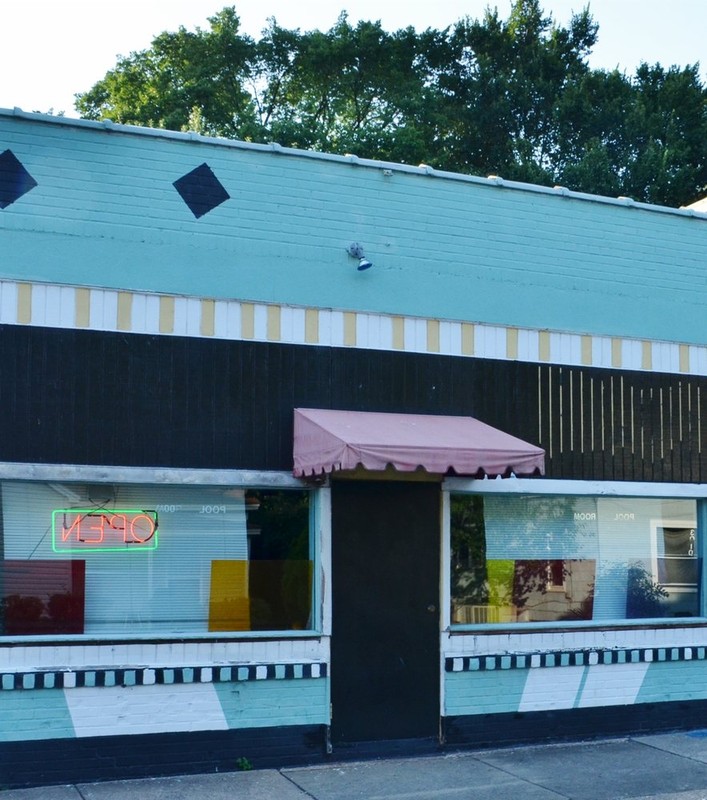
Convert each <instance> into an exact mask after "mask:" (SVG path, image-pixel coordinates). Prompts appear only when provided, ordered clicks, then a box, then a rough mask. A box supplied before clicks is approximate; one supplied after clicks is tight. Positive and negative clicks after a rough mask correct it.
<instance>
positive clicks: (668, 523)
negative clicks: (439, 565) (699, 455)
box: [451, 494, 701, 624]
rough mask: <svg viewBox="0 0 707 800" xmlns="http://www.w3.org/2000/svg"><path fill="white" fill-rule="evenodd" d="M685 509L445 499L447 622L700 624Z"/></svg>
mask: <svg viewBox="0 0 707 800" xmlns="http://www.w3.org/2000/svg"><path fill="white" fill-rule="evenodd" d="M696 513H697V509H696V503H695V501H693V500H660V499H656V500H653V499H643V498H641V499H636V498H597V497H556V496H548V495H534V496H533V495H531V496H523V495H511V496H509V495H467V494H453V495H452V497H451V537H452V563H451V595H452V608H451V615H452V617H451V618H452V623H456V624H470V623H472V624H473V623H477V624H482V623H496V622H498V623H527V622H560V621H562V622H571V621H581V620H602V619H603V620H621V619H636V618H648V617H691V616H699V615H700V613H701V611H700V602H699V576H700V559H699V557H698V556H699V548H698V534H697V526H696Z"/></svg>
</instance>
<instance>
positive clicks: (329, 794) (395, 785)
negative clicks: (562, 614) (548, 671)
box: [0, 731, 707, 800]
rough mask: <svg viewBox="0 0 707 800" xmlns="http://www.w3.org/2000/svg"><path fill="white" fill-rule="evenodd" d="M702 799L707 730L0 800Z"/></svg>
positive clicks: (2, 795) (28, 793) (45, 790)
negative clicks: (137, 799)
mask: <svg viewBox="0 0 707 800" xmlns="http://www.w3.org/2000/svg"><path fill="white" fill-rule="evenodd" d="M128 798H129V799H130V800H136V798H139V800H241V798H242V799H243V800H467V798H468V800H570V799H571V800H620V798H631V799H632V800H649V798H650V799H651V800H707V731H691V732H687V733H685V732H681V733H670V734H656V735H651V736H640V737H631V738H625V739H610V740H601V741H597V742H589V743H578V744H557V745H533V746H525V747H513V748H504V749H498V750H474V751H464V752H454V753H449V754H445V755H436V756H423V757H418V758H410V759H384V760H371V761H357V762H350V763H349V762H340V763H331V764H327V765H325V766H321V765H320V766H312V767H298V768H288V769H281V770H271V769H267V770H257V771H253V772H232V773H221V774H211V775H189V776H183V777H175V778H151V779H145V780H131V781H112V782H107V783H91V784H77V785H75V786H51V787H47V786H43V787H39V788H36V789H14V790H6V791H4V792H0V800H128Z"/></svg>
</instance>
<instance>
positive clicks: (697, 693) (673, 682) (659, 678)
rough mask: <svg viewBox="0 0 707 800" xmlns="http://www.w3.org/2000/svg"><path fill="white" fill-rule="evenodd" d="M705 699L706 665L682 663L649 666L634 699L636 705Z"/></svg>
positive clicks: (706, 688)
mask: <svg viewBox="0 0 707 800" xmlns="http://www.w3.org/2000/svg"><path fill="white" fill-rule="evenodd" d="M704 698H707V664H706V663H705V662H704V661H682V662H680V663H677V664H666V663H654V664H651V665H650V667H649V668H648V671H647V672H646V676H645V678H644V679H643V683H642V685H641V688H640V690H639V692H638V696H637V697H636V702H637V703H661V702H665V701H668V700H702V699H704Z"/></svg>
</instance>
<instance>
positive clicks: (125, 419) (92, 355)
mask: <svg viewBox="0 0 707 800" xmlns="http://www.w3.org/2000/svg"><path fill="white" fill-rule="evenodd" d="M297 406H304V407H307V406H309V407H319V408H341V409H352V410H369V411H404V412H409V413H427V414H459V415H470V416H475V417H478V418H479V419H481V420H483V421H484V422H487V423H489V424H490V425H494V426H496V427H499V428H502V429H503V430H505V431H507V432H508V433H511V434H513V435H515V436H519V437H521V438H523V439H527V440H528V441H531V442H533V443H535V444H539V445H541V446H542V447H544V448H545V449H546V451H547V455H548V457H547V473H548V476H550V477H562V478H580V479H601V480H649V481H677V482H681V481H684V482H701V481H704V480H706V479H707V425H706V424H705V423H704V420H702V421H700V414H704V409H705V408H706V407H707V379H705V378H699V377H694V376H678V375H667V374H656V373H641V372H628V371H621V370H601V369H595V368H591V369H590V368H579V367H558V366H554V365H547V364H542V365H540V364H529V363H522V362H512V361H494V360H489V359H471V358H459V357H452V356H437V355H427V354H414V353H397V352H387V351H376V350H359V349H353V348H351V349H348V348H327V347H313V346H296V345H285V344H270V343H263V342H247V341H246V342H228V341H221V340H208V339H197V338H182V337H168V336H150V335H138V334H121V333H107V332H96V331H78V330H57V329H48V328H36V327H23V326H0V460H2V461H22V462H38V463H78V464H106V465H126V466H158V465H159V466H172V467H195V468H206V467H212V468H239V469H273V470H290V469H291V468H292V409H293V408H295V407H297Z"/></svg>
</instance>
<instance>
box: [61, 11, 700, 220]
mask: <svg viewBox="0 0 707 800" xmlns="http://www.w3.org/2000/svg"><path fill="white" fill-rule="evenodd" d="M209 26H210V27H209V28H208V29H200V28H197V29H196V30H195V31H193V32H190V31H187V30H186V29H185V28H180V29H179V30H178V31H176V32H172V33H170V32H164V33H161V34H160V35H159V36H157V37H156V38H155V39H154V41H153V42H152V46H151V47H150V48H149V49H148V50H144V51H141V52H136V53H132V54H130V55H129V56H127V57H120V58H119V59H118V62H117V64H116V66H115V68H114V69H112V70H110V71H109V72H108V73H107V74H106V75H105V77H104V78H103V79H101V80H100V81H98V83H96V84H95V85H94V86H93V87H92V88H91V89H90V90H89V91H87V92H85V93H83V94H78V95H76V107H77V110H78V111H79V112H80V113H81V115H82V116H83V117H85V118H87V119H97V120H100V119H112V120H114V121H116V122H122V123H128V124H137V125H146V126H153V127H163V128H169V129H173V130H193V131H197V132H199V133H203V134H207V135H212V136H225V137H230V138H240V139H244V140H247V141H257V142H269V141H277V142H279V143H280V144H282V145H285V146H294V147H299V148H306V149H316V150H321V151H327V152H333V153H347V152H354V153H357V154H358V155H360V156H364V157H369V158H376V159H381V160H387V161H397V162H402V163H410V164H418V163H420V162H425V163H427V164H430V165H432V166H435V167H437V168H439V169H445V170H452V171H457V172H465V173H472V174H481V175H486V174H498V175H501V176H503V177H504V178H508V179H515V180H522V181H529V182H533V183H540V184H545V185H553V184H561V185H564V186H567V187H569V188H572V189H577V190H580V191H585V192H592V193H597V194H608V195H626V196H630V197H633V198H635V199H637V200H642V201H647V202H651V203H662V204H666V205H672V206H677V205H681V204H685V203H688V202H691V201H693V200H695V199H696V198H697V197H699V196H700V194H701V193H703V192H705V191H707V89H706V88H705V86H703V84H702V82H701V80H700V76H699V71H698V67H697V65H693V66H687V67H684V68H680V67H676V66H671V67H670V68H668V69H665V68H663V67H662V66H661V65H660V64H655V65H653V66H650V65H648V64H641V66H640V67H639V68H638V70H637V71H636V73H635V75H634V76H628V75H626V74H623V73H619V72H618V71H616V70H615V71H611V72H606V71H603V70H593V69H590V67H589V66H588V63H587V57H588V55H589V54H590V52H591V50H592V48H593V46H594V45H595V44H596V42H597V37H598V25H597V23H596V22H595V21H594V19H593V18H592V16H591V15H590V13H589V10H588V9H585V10H584V11H582V12H580V13H578V14H575V15H573V16H572V18H571V19H570V21H569V24H568V25H567V26H566V27H563V26H560V25H558V24H556V23H555V22H554V21H553V19H552V18H551V17H549V16H546V15H545V14H544V12H543V10H542V8H541V7H540V4H539V0H516V1H515V3H514V5H513V7H512V10H511V13H510V16H509V18H508V19H507V20H503V19H501V18H500V17H499V15H498V12H497V11H487V12H486V14H485V15H484V17H483V18H482V19H471V18H469V17H466V18H464V19H461V20H459V21H457V22H456V23H454V24H452V25H450V26H449V27H448V28H446V29H444V30H434V29H428V30H426V31H423V32H420V33H417V32H416V31H415V30H414V29H413V28H405V29H401V30H398V31H395V32H393V33H389V32H387V31H385V30H383V28H382V27H381V25H380V23H379V22H359V23H358V24H357V25H355V26H353V25H351V23H350V22H349V20H348V18H347V16H346V14H345V13H343V14H342V15H341V16H340V17H339V19H338V20H337V22H336V24H335V25H334V26H333V27H332V28H331V30H329V31H325V32H322V31H318V30H315V31H307V32H301V31H300V30H299V29H295V30H288V29H285V28H282V27H280V26H279V25H278V24H277V22H276V21H275V20H274V19H273V20H271V21H270V23H269V26H268V28H267V29H266V30H265V31H264V32H263V34H262V37H261V38H260V39H259V40H258V41H255V40H253V39H252V38H251V37H249V36H246V35H244V34H242V33H241V31H240V21H239V18H238V16H237V14H236V10H235V8H233V7H227V8H224V9H223V10H222V11H220V12H218V13H217V14H216V15H215V16H213V17H211V18H209Z"/></svg>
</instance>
